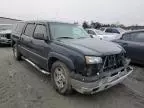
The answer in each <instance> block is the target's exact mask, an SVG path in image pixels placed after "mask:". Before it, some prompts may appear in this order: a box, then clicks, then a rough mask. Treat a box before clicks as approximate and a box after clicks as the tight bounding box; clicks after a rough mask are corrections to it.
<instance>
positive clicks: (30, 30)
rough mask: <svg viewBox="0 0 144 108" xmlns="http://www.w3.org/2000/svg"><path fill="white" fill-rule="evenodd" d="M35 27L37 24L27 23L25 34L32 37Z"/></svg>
mask: <svg viewBox="0 0 144 108" xmlns="http://www.w3.org/2000/svg"><path fill="white" fill-rule="evenodd" d="M34 29H35V24H27V26H26V29H25V32H24V34H25V35H27V36H30V37H32V36H33V32H34Z"/></svg>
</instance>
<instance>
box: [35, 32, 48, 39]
mask: <svg viewBox="0 0 144 108" xmlns="http://www.w3.org/2000/svg"><path fill="white" fill-rule="evenodd" d="M34 38H35V39H39V40H46V39H45V38H44V34H41V33H35V34H34Z"/></svg>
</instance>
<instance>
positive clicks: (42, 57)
mask: <svg viewBox="0 0 144 108" xmlns="http://www.w3.org/2000/svg"><path fill="white" fill-rule="evenodd" d="M35 34H43V36H44V39H36V38H34V36H33V38H32V43H31V50H32V52H33V56H32V60H33V61H34V62H35V63H36V64H37V65H39V66H40V68H43V69H47V66H48V64H47V61H48V59H47V56H48V52H49V51H48V50H49V49H48V41H46V40H47V39H48V34H47V28H46V25H45V24H37V25H36V28H35V31H34V35H35Z"/></svg>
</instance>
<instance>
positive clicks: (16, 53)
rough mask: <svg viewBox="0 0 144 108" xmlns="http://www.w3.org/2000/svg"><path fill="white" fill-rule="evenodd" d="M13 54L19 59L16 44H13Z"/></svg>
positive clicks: (19, 55)
mask: <svg viewBox="0 0 144 108" xmlns="http://www.w3.org/2000/svg"><path fill="white" fill-rule="evenodd" d="M13 55H14V58H15V59H16V60H21V54H20V52H19V50H18V47H17V45H16V44H15V45H14V46H13Z"/></svg>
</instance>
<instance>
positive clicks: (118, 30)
mask: <svg viewBox="0 0 144 108" xmlns="http://www.w3.org/2000/svg"><path fill="white" fill-rule="evenodd" d="M100 30H101V31H102V32H105V33H106V34H123V33H124V32H126V31H125V30H124V29H122V28H116V27H102V28H100Z"/></svg>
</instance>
